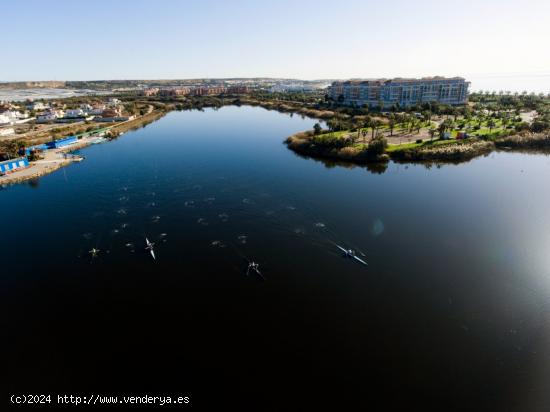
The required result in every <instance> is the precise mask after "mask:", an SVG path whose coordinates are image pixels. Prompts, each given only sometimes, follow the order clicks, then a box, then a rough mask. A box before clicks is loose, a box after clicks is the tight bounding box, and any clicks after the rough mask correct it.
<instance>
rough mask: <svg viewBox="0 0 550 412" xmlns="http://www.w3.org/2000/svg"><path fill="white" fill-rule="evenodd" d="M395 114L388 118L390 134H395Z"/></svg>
mask: <svg viewBox="0 0 550 412" xmlns="http://www.w3.org/2000/svg"><path fill="white" fill-rule="evenodd" d="M395 122H396V121H395V114H393V113H392V114H391V115H390V117H389V119H388V126H389V128H390V136H393V129H394V128H395Z"/></svg>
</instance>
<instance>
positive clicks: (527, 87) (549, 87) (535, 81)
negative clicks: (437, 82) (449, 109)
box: [463, 72, 550, 94]
mask: <svg viewBox="0 0 550 412" xmlns="http://www.w3.org/2000/svg"><path fill="white" fill-rule="evenodd" d="M463 77H465V78H466V79H467V80H468V81H470V82H471V85H470V91H476V92H477V91H480V90H483V91H486V90H489V91H496V92H498V91H500V90H502V91H510V92H512V93H515V92H518V93H521V92H523V91H526V92H528V93H537V94H538V93H544V94H548V93H550V72H546V73H544V72H541V73H531V74H519V73H518V74H513V73H510V74H485V75H471V76H468V75H464V76H463Z"/></svg>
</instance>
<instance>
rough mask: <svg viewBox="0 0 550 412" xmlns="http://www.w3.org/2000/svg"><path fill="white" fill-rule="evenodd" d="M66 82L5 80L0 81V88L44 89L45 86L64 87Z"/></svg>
mask: <svg viewBox="0 0 550 412" xmlns="http://www.w3.org/2000/svg"><path fill="white" fill-rule="evenodd" d="M65 84H66V82H60V81H55V80H51V81H42V82H3V83H0V89H44V88H56V89H59V88H64V87H65Z"/></svg>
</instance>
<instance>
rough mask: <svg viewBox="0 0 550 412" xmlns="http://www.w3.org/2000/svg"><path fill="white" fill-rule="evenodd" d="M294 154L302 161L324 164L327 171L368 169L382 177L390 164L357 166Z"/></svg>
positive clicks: (355, 164)
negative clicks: (307, 160)
mask: <svg viewBox="0 0 550 412" xmlns="http://www.w3.org/2000/svg"><path fill="white" fill-rule="evenodd" d="M294 154H295V155H296V156H298V157H300V158H302V159H311V160H314V161H316V162H320V163H322V164H323V165H324V166H325V167H326V168H327V169H333V168H335V167H344V168H346V169H355V168H356V167H358V168H361V169H366V170H367V171H369V172H370V173H372V174H377V175H381V174H383V173H384V172H386V170H387V169H388V164H389V162H372V163H363V164H357V163H353V162H346V161H344V160H337V159H328V158H316V157H311V156H307V155H303V154H300V153H296V152H294Z"/></svg>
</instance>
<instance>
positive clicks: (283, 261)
mask: <svg viewBox="0 0 550 412" xmlns="http://www.w3.org/2000/svg"><path fill="white" fill-rule="evenodd" d="M312 124H313V121H312V120H311V119H306V120H303V119H300V118H299V117H297V116H294V117H293V118H291V117H289V116H288V115H282V114H279V113H275V112H268V111H265V110H263V109H258V108H236V107H230V108H229V107H228V108H223V109H221V110H219V111H212V110H208V111H206V112H183V113H171V114H169V115H167V116H166V117H165V118H163V119H161V120H160V121H158V122H156V123H154V124H151V125H149V126H147V127H146V128H145V129H141V130H138V131H135V132H131V133H128V134H127V135H124V136H122V137H121V138H119V139H118V140H116V141H114V142H110V143H106V144H102V145H97V146H93V147H90V148H87V149H85V150H83V151H82V153H83V154H84V155H85V156H86V160H85V161H84V162H82V163H80V164H75V165H73V166H71V167H68V168H66V169H64V170H60V171H58V172H56V173H54V174H52V175H49V176H46V177H44V178H42V179H41V180H40V181H39V183H38V185H35V186H34V187H31V186H29V185H20V186H15V187H10V188H8V189H6V190H2V191H0V200H1V202H2V208H3V210H2V215H1V218H0V223H1V225H0V227H1V233H2V240H3V241H2V249H1V251H0V259H1V260H0V261H1V262H2V269H1V276H0V302H1V306H0V309H1V317H0V319H1V324H0V326H1V330H2V335H1V342H2V343H1V346H0V348H1V349H2V351H1V354H2V355H1V367H0V370H1V372H0V376H1V378H2V392H3V394H2V396H3V397H4V393H14V392H16V393H52V394H57V393H61V394H71V393H73V394H81V395H83V396H85V394H97V393H102V394H111V395H119V396H122V395H126V396H131V395H143V394H149V395H157V396H158V395H169V396H174V397H175V396H180V395H181V396H187V395H190V396H191V401H192V406H193V408H194V409H212V408H214V407H215V406H217V407H218V409H216V410H226V409H227V410H229V409H231V410H234V409H237V410H255V411H260V410H273V411H275V410H282V411H284V410H291V409H300V408H301V410H320V409H328V408H329V407H332V406H334V409H333V410H345V411H351V410H389V409H391V408H392V407H394V406H397V405H400V406H403V407H404V409H401V410H413V408H414V407H415V406H421V407H422V408H423V410H427V409H438V410H483V411H487V410H499V411H502V410H510V411H539V410H540V411H543V410H548V408H547V405H550V394H549V393H548V385H549V382H550V322H549V320H550V254H549V253H550V213H549V211H550V209H549V205H550V194H549V191H548V177H549V176H550V158H549V157H547V156H542V155H525V154H511V153H498V154H493V155H491V156H489V157H486V158H481V159H477V160H474V161H472V162H470V163H467V164H463V165H460V166H444V167H441V168H432V169H429V170H428V169H426V168H425V167H423V166H404V165H396V164H390V165H389V167H388V169H387V170H386V172H385V173H383V174H373V173H370V172H369V171H367V170H366V169H364V168H359V167H357V168H352V169H346V168H343V167H333V168H328V167H326V166H325V165H324V164H323V163H321V162H316V161H314V160H311V159H303V158H300V157H298V156H296V155H295V154H293V153H292V152H290V151H288V150H287V149H286V147H285V146H284V145H283V144H282V140H283V139H284V137H285V136H287V135H289V134H291V133H293V132H296V131H298V130H303V129H305V128H309V127H311V125H312ZM145 236H147V237H149V239H151V240H153V241H154V242H156V253H157V257H158V260H157V261H153V260H152V259H151V257H150V256H149V255H147V254H146V253H145V252H144V250H143V247H144V237H145ZM332 241H334V242H337V243H340V244H344V245H346V246H349V247H354V248H357V249H358V250H361V251H363V252H364V254H365V255H366V257H365V259H366V260H367V261H368V263H369V266H368V267H363V266H361V265H359V264H357V263H356V262H353V261H350V260H348V259H346V258H344V257H342V256H341V254H340V253H339V252H338V250H337V249H336V248H335V247H334V246H333V244H332V243H331V242H332ZM92 247H96V248H98V249H100V253H99V256H98V257H97V258H96V259H93V260H92V259H91V258H90V256H89V255H88V254H87V251H88V250H90V249H91V248H92ZM246 258H249V259H253V260H255V261H257V262H259V263H260V265H261V269H262V273H263V275H264V277H265V280H264V279H262V278H260V277H259V276H256V275H250V276H246V274H245V272H246ZM4 401H6V398H5V397H4V398H3V399H2V402H4ZM6 405H7V406H6V408H3V407H2V406H0V410H9V408H11V406H9V405H8V404H7V401H6ZM375 405H376V406H377V407H374V406H375ZM369 407H372V408H371V409H368V408H369ZM224 408H226V409H224ZM184 409H185V408H184ZM19 410H21V409H19Z"/></svg>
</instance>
